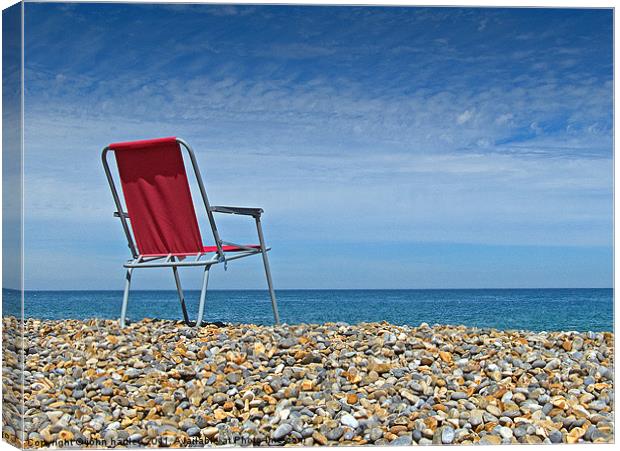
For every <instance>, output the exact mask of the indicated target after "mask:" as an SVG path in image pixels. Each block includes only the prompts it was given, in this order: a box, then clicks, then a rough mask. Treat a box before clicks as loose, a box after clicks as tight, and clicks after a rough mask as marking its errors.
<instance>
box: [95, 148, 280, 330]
mask: <svg viewBox="0 0 620 451" xmlns="http://www.w3.org/2000/svg"><path fill="white" fill-rule="evenodd" d="M181 146H182V147H183V148H184V149H185V150H186V151H187V154H188V155H189V158H190V161H191V163H192V168H193V169H194V174H195V176H196V181H197V182H198V187H199V189H200V194H201V195H202V200H203V203H204V206H205V209H206V212H207V217H208V219H209V224H210V226H211V232H212V234H213V238H214V240H215V246H205V245H204V244H203V241H202V237H201V234H200V229H199V227H198V220H197V218H196V212H195V210H194V203H193V201H192V195H191V191H190V188H189V183H188V180H187V174H186V172H185V165H184V163H183V156H182V154H181ZM109 151H113V152H114V154H115V156H116V165H117V168H118V174H119V178H120V181H121V186H122V191H123V194H124V199H125V205H126V207H127V210H126V211H125V210H124V209H123V205H122V203H121V199H120V197H119V194H118V191H117V189H116V185H115V183H114V178H113V177H112V173H111V172H110V167H109V165H108V161H107V153H108V152H109ZM101 159H102V161H103V168H104V170H105V174H106V177H107V179H108V183H109V185H110V190H111V191H112V196H113V198H114V203H115V204H116V212H114V216H116V217H118V218H119V219H120V221H121V225H122V226H123V230H124V232H125V236H126V237H127V244H128V246H129V250H130V251H131V259H130V260H128V261H127V263H125V264H124V265H123V266H124V267H125V268H127V274H126V280H125V291H124V294H123V304H122V308H121V318H120V325H121V327H125V318H126V314H127V302H128V300H129V288H130V285H131V275H132V272H133V270H134V269H137V268H162V267H166V268H172V272H173V275H174V280H175V283H176V287H177V292H178V295H179V301H180V303H181V310H182V311H183V319H184V320H185V323H186V324H187V325H189V326H196V327H198V326H200V324H201V322H202V316H203V313H204V307H205V299H206V294H207V283H208V281H209V269H210V268H211V266H213V265H216V264H218V263H224V264H225V265H226V263H227V262H229V261H231V260H236V259H239V258H244V257H249V256H250V255H255V254H261V255H262V256H263V264H264V266H265V275H266V277H267V285H268V287H269V295H270V296H271V306H272V308H273V314H274V317H275V322H276V324H279V323H280V317H279V314H278V306H277V303H276V295H275V292H274V289H273V282H272V279H271V271H270V269H269V260H268V258H267V251H269V250H270V249H271V248H268V247H266V246H265V239H264V237H263V230H262V226H261V214H262V213H263V210H262V209H261V208H246V207H221V206H218V207H214V206H211V205H210V204H209V201H208V199H207V193H206V190H205V186H204V184H203V182H202V177H201V176H200V170H199V169H198V164H197V162H196V156H195V155H194V151H193V150H192V148H191V147H190V145H189V144H187V143H186V142H185V141H183V140H182V139H179V138H174V137H172V138H161V139H152V140H145V141H133V142H122V143H115V144H110V145H109V146H107V147H105V148H104V149H103V152H102V154H101ZM213 213H228V214H235V215H245V216H251V217H253V218H254V220H255V221H256V230H257V232H258V241H259V244H252V245H241V244H235V243H230V242H226V241H222V240H221V239H220V235H219V233H218V230H217V226H216V224H215V218H214V215H213ZM134 239H135V240H134ZM188 266H189V267H195V266H198V267H201V266H202V267H204V275H203V279H202V288H201V291H200V302H199V307H198V315H197V317H196V321H195V322H192V321H190V318H189V315H188V314H187V309H186V306H185V297H184V295H183V289H182V288H181V281H180V278H179V273H178V269H179V268H181V267H188Z"/></svg>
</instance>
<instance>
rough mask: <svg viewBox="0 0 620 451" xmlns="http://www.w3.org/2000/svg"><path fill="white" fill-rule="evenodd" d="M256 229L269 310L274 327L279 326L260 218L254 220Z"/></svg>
mask: <svg viewBox="0 0 620 451" xmlns="http://www.w3.org/2000/svg"><path fill="white" fill-rule="evenodd" d="M256 229H257V230H258V240H259V241H260V250H261V254H262V255H263V264H264V265H265V276H266V277H267V285H268V286H269V296H271V308H273V317H274V319H275V322H276V325H279V324H280V314H279V313H278V303H277V301H276V292H275V290H274V289H273V281H272V280H271V269H270V268H269V258H268V257H267V249H266V246H265V238H264V237H263V228H262V227H261V223H260V218H258V217H257V218H256Z"/></svg>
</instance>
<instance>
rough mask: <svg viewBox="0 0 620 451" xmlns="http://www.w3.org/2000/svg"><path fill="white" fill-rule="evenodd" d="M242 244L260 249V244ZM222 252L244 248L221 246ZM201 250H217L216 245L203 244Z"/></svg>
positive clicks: (242, 249) (237, 250)
mask: <svg viewBox="0 0 620 451" xmlns="http://www.w3.org/2000/svg"><path fill="white" fill-rule="evenodd" d="M244 246H247V247H251V248H253V249H260V244H244ZM222 250H223V251H224V252H242V251H245V250H247V249H244V248H242V247H239V246H222ZM202 252H217V246H203V248H202Z"/></svg>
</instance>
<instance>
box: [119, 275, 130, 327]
mask: <svg viewBox="0 0 620 451" xmlns="http://www.w3.org/2000/svg"><path fill="white" fill-rule="evenodd" d="M132 271H133V268H129V269H127V274H126V275H125V292H124V293H123V304H122V306H121V319H120V323H121V328H123V327H125V317H126V316H127V302H128V301H129V287H130V286H131V272H132Z"/></svg>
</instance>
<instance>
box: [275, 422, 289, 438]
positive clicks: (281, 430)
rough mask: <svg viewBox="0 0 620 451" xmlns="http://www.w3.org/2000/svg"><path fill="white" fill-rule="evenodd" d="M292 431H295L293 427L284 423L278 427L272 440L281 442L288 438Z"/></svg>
mask: <svg viewBox="0 0 620 451" xmlns="http://www.w3.org/2000/svg"><path fill="white" fill-rule="evenodd" d="M292 431H293V426H291V425H290V424H289V423H284V424H281V425H280V426H278V428H277V429H276V430H275V431H273V434H271V438H272V439H274V440H281V439H283V438H284V437H286V436H287V435H288V434H290V433H291V432H292Z"/></svg>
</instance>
